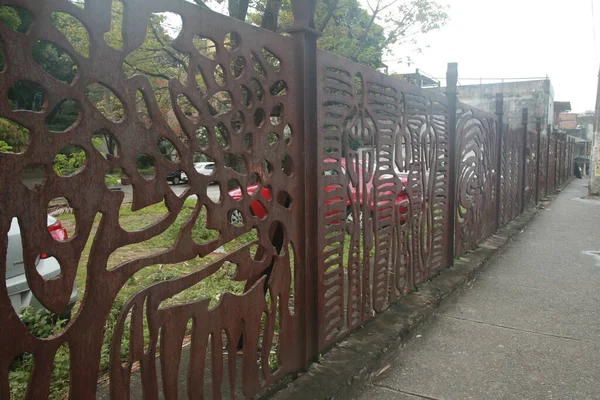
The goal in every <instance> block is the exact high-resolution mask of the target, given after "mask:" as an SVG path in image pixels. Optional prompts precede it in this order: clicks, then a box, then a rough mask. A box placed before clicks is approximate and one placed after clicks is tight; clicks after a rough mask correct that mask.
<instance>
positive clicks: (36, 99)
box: [8, 81, 45, 111]
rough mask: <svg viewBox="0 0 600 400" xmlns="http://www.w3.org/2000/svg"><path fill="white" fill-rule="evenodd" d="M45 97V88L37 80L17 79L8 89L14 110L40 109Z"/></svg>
mask: <svg viewBox="0 0 600 400" xmlns="http://www.w3.org/2000/svg"><path fill="white" fill-rule="evenodd" d="M44 99H45V92H44V89H42V87H41V86H40V85H39V84H37V83H35V82H31V81H16V82H15V83H13V84H12V86H11V87H10V88H9V89H8V100H9V102H10V107H11V108H12V109H13V110H28V111H40V110H41V109H42V106H43V105H44Z"/></svg>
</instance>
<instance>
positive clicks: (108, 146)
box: [92, 129, 119, 160]
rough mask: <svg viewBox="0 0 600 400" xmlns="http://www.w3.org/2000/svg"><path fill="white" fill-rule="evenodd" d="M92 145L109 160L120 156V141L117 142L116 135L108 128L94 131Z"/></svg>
mask: <svg viewBox="0 0 600 400" xmlns="http://www.w3.org/2000/svg"><path fill="white" fill-rule="evenodd" d="M92 145H93V146H94V148H95V149H96V150H98V152H99V153H100V154H102V157H104V158H106V159H108V160H110V159H112V158H114V157H119V142H117V139H115V137H114V135H113V134H112V133H110V131H108V130H106V129H101V130H99V131H97V132H95V133H94V136H93V137H92Z"/></svg>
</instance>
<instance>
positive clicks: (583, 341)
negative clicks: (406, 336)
mask: <svg viewBox="0 0 600 400" xmlns="http://www.w3.org/2000/svg"><path fill="white" fill-rule="evenodd" d="M439 317H441V318H447V319H455V320H457V321H465V322H471V323H474V324H479V325H487V326H493V327H495V328H502V329H508V330H511V331H516V332H523V333H533V334H534V335H541V336H547V337H551V338H556V339H566V340H572V341H574V342H580V343H588V344H595V345H600V342H595V341H593V340H585V339H577V338H573V337H570V336H561V335H553V334H551V333H543V332H536V331H532V330H529V329H521V328H514V327H512V326H506V325H500V324H492V323H488V322H483V321H476V320H473V319H468V318H460V317H455V316H452V315H441V314H440V315H439Z"/></svg>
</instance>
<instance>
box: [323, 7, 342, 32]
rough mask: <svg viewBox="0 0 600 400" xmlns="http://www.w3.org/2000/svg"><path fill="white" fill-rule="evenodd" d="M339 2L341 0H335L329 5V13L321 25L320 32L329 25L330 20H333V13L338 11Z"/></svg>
mask: <svg viewBox="0 0 600 400" xmlns="http://www.w3.org/2000/svg"><path fill="white" fill-rule="evenodd" d="M339 4H340V0H334V1H333V3H331V5H330V6H329V10H327V15H326V16H325V18H324V19H323V21H322V22H321V24H320V25H319V32H323V31H324V30H325V28H327V25H329V21H331V18H332V17H333V14H335V12H336V11H337V9H338V5H339Z"/></svg>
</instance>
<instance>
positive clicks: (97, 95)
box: [85, 83, 125, 123]
mask: <svg viewBox="0 0 600 400" xmlns="http://www.w3.org/2000/svg"><path fill="white" fill-rule="evenodd" d="M85 94H86V96H87V98H88V99H89V100H90V102H91V103H92V104H93V105H94V107H96V109H97V110H98V111H100V113H101V114H102V115H103V116H104V118H106V119H107V120H109V121H111V122H114V123H119V122H121V121H123V120H124V119H125V109H124V108H123V103H121V100H119V98H118V97H117V96H116V95H115V94H114V92H113V91H112V90H110V89H109V88H107V87H106V86H104V85H103V84H101V83H93V84H91V85H88V86H87V87H86V88H85Z"/></svg>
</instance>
